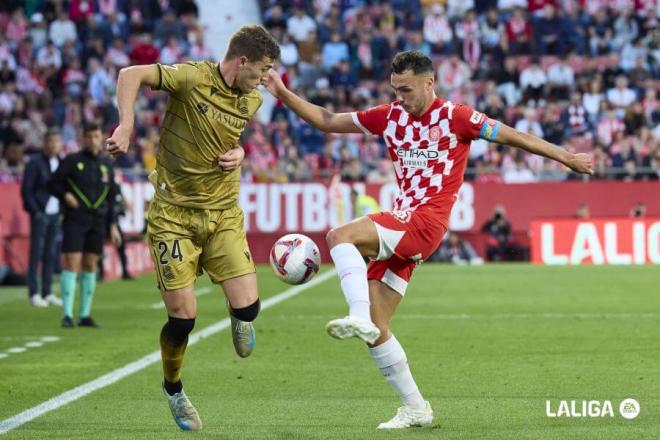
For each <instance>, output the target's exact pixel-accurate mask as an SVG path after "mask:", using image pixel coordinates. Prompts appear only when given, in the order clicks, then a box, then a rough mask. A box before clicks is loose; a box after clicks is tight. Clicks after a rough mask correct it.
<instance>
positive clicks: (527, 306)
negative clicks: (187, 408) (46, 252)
mask: <svg viewBox="0 0 660 440" xmlns="http://www.w3.org/2000/svg"><path fill="white" fill-rule="evenodd" d="M326 269H327V268H326ZM259 282H260V292H261V296H262V298H266V297H269V296H272V295H275V294H277V293H279V292H281V291H284V290H286V289H287V288H288V286H286V285H284V284H282V283H281V282H279V281H278V280H277V279H276V278H275V276H274V275H273V274H272V273H271V272H270V269H269V268H268V267H260V268H259ZM205 286H210V282H209V281H208V279H207V278H206V277H205V278H204V279H202V280H200V282H199V284H198V287H205ZM659 294H660V272H659V270H658V268H657V267H651V266H648V267H563V268H558V267H537V266H529V265H490V266H489V265H486V266H481V267H456V266H440V265H433V264H425V265H423V266H421V267H420V268H419V269H418V270H417V271H416V273H415V276H414V278H413V280H412V283H411V285H410V287H409V290H408V293H407V295H406V297H405V299H404V301H403V302H402V305H401V306H400V308H399V310H398V312H397V314H396V315H395V317H394V320H393V322H392V329H393V331H394V333H395V334H396V335H397V338H398V339H399V340H400V341H401V343H402V344H403V346H404V348H405V349H406V352H407V355H408V359H409V363H410V366H411V369H412V371H413V374H414V376H415V378H416V380H417V383H418V385H419V387H420V389H421V391H422V393H423V394H424V396H425V397H426V398H427V399H428V400H430V401H431V403H432V405H433V408H434V410H435V414H436V420H435V422H434V425H433V426H431V427H427V428H417V429H411V430H407V431H405V432H379V431H377V430H376V429H375V427H376V426H377V425H378V423H380V422H383V421H385V420H388V419H389V418H390V417H392V416H393V415H394V413H395V411H396V408H397V407H398V406H399V401H398V399H397V398H396V397H395V395H394V393H393V391H392V390H391V389H390V388H389V386H388V385H387V384H386V382H385V381H384V380H383V378H382V377H381V375H380V373H379V372H378V371H377V369H376V368H375V366H374V365H373V363H372V361H371V358H370V357H369V355H368V352H367V350H366V348H365V347H364V346H363V345H361V344H360V343H359V342H358V341H356V340H354V341H336V340H334V339H331V338H330V337H328V336H327V335H326V334H325V332H324V326H325V323H326V321H328V320H329V319H332V318H335V317H340V316H343V315H344V314H345V312H346V306H345V303H344V299H343V295H342V294H341V291H340V289H339V283H338V281H337V279H336V278H335V277H332V278H330V279H329V280H328V281H325V282H324V283H322V284H319V285H318V286H315V287H313V288H311V289H309V290H306V291H305V292H303V293H301V294H300V295H298V296H295V297H293V298H291V299H288V300H286V301H284V302H282V303H280V304H277V305H275V306H273V307H272V308H269V309H267V310H264V311H262V314H261V316H260V317H259V319H258V320H257V323H256V328H257V346H256V349H255V352H254V353H253V355H252V356H251V357H249V358H247V359H240V358H238V357H237V356H236V355H235V354H234V350H233V346H232V343H231V336H230V333H229V331H228V330H223V331H221V332H219V333H217V334H215V335H213V336H212V337H209V338H207V339H204V340H202V341H200V342H199V343H198V344H196V345H194V346H192V347H189V349H188V352H187V355H186V363H185V365H184V383H185V388H186V391H187V393H188V395H189V396H190V398H191V400H192V401H193V403H194V404H195V405H196V406H197V409H198V410H199V412H200V415H201V417H202V421H203V423H204V429H203V431H202V432H200V433H195V434H192V435H194V436H195V438H213V439H262V438H263V439H283V440H284V439H323V440H326V439H404V438H405V439H482V438H483V439H516V440H517V439H644V438H648V439H651V438H656V439H657V438H658V437H659V436H660V342H659V341H660V301H659V300H658V299H659V297H658V295H659ZM159 300H160V297H159V294H158V293H157V291H156V289H155V288H154V280H153V279H152V277H151V276H145V277H142V278H140V279H139V280H137V281H134V282H122V283H119V282H109V283H105V284H101V285H99V289H98V292H97V296H96V299H95V307H94V313H93V316H94V317H95V318H96V319H97V320H98V321H99V323H100V324H101V325H102V328H101V329H86V328H82V329H78V328H76V329H72V330H64V329H61V328H60V327H59V319H60V311H59V310H57V309H55V308H48V309H35V308H31V307H29V306H28V303H27V299H26V298H25V293H24V291H23V289H16V288H12V289H5V290H0V309H1V311H2V312H1V313H2V318H1V319H0V353H6V351H7V350H8V349H10V348H12V347H21V346H25V344H26V343H28V342H30V341H34V340H36V339H37V338H40V337H43V336H57V337H59V338H60V339H59V340H58V341H54V342H47V343H45V344H44V345H43V346H41V347H34V348H29V349H28V350H27V351H25V352H22V353H10V354H9V355H8V356H7V357H4V358H1V359H0V384H1V386H0V421H2V420H5V419H7V418H9V417H11V416H13V415H16V414H18V413H20V412H22V411H24V410H26V409H28V408H31V407H33V406H35V405H38V404H39V403H41V402H43V401H45V400H47V399H49V398H51V397H53V396H56V395H58V394H60V393H62V392H64V391H67V390H70V389H71V388H74V387H76V386H78V385H81V384H83V383H85V382H88V381H90V380H93V379H95V378H97V377H99V376H101V375H103V374H105V373H107V372H110V371H112V370H114V369H116V368H119V367H121V366H123V365H125V364H127V363H129V362H132V361H135V360H137V359H139V358H141V357H142V356H144V355H146V354H148V353H151V352H153V351H154V350H156V349H157V348H158V334H159V331H160V328H161V326H162V324H163V323H164V321H165V311H164V310H163V309H153V308H151V307H150V306H151V305H152V304H154V303H158V302H159ZM77 302H78V298H77V299H76V307H77ZM226 316H227V312H226V310H225V306H224V301H223V299H222V297H221V294H220V292H219V290H217V289H215V290H214V291H213V292H212V293H209V294H206V295H204V296H200V297H199V298H198V319H197V326H196V329H201V328H203V327H206V326H208V325H210V324H212V323H214V322H217V321H218V320H220V319H223V318H225V317H226ZM160 378H161V370H160V365H159V364H158V363H157V364H153V365H151V366H149V367H147V368H146V369H144V370H141V371H139V372H137V373H136V374H134V375H131V376H128V377H126V378H124V379H122V380H121V381H119V382H117V383H115V384H113V385H110V386H108V387H106V388H103V389H101V390H98V391H96V392H94V393H92V394H90V395H88V396H86V397H83V398H82V399H80V400H77V401H75V402H72V403H70V404H69V405H66V406H64V407H62V408H59V409H57V410H55V411H52V412H50V413H48V414H45V415H43V416H41V417H39V418H37V419H35V420H33V421H31V422H29V423H27V424H25V425H23V426H20V427H18V428H17V429H15V430H13V431H11V432H9V433H8V434H6V435H5V436H4V437H5V438H7V439H16V438H25V439H46V438H48V439H53V438H66V439H97V438H98V439H170V438H172V439H174V438H181V436H182V435H191V434H189V433H185V434H184V433H182V432H180V431H179V429H178V428H177V427H176V425H175V424H174V422H173V420H172V419H171V416H170V414H169V409H168V407H167V403H166V401H165V398H164V396H163V395H162V391H161V388H160V380H161V379H160ZM626 397H633V398H635V399H637V400H638V401H639V402H640V406H641V413H640V415H639V417H637V418H636V419H633V420H626V419H624V418H623V417H621V416H620V415H619V413H618V402H620V401H621V400H622V399H624V398H626ZM546 400H551V401H552V402H553V405H554V408H555V410H556V408H557V405H558V403H559V401H560V400H578V401H582V400H599V401H601V402H602V401H605V400H611V401H612V404H613V405H614V414H615V416H614V417H605V418H587V417H581V418H566V417H563V418H548V417H547V416H546V410H545V405H546Z"/></svg>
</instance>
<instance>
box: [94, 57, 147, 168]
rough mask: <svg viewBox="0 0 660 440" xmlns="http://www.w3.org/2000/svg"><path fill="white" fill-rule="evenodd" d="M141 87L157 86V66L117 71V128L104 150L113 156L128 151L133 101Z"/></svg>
mask: <svg viewBox="0 0 660 440" xmlns="http://www.w3.org/2000/svg"><path fill="white" fill-rule="evenodd" d="M141 86H151V87H156V86H158V66H156V65H155V64H150V65H147V66H131V67H124V68H123V69H121V70H120V71H119V77H118V79H117V107H118V109H119V126H118V127H117V128H116V129H115V131H114V132H113V133H112V136H111V137H110V138H108V139H107V140H106V141H105V143H106V148H107V149H108V152H109V153H110V154H112V155H113V156H117V155H119V154H124V153H126V152H127V151H128V144H129V141H130V138H131V134H132V133H133V124H134V122H135V101H136V100H137V96H138V91H139V90H140V87H141Z"/></svg>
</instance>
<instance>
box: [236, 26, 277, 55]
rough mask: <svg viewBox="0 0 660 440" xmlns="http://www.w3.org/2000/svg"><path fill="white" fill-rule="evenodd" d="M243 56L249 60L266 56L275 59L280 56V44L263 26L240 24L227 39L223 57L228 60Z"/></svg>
mask: <svg viewBox="0 0 660 440" xmlns="http://www.w3.org/2000/svg"><path fill="white" fill-rule="evenodd" d="M241 56H245V57H247V59H248V60H249V61H251V62H254V61H260V60H261V59H263V57H268V58H270V59H271V60H273V61H275V60H278V59H279V58H280V46H278V44H277V41H275V38H273V36H272V35H271V34H270V33H269V32H268V31H267V30H266V28H264V27H263V26H259V25H255V24H251V25H245V26H241V27H240V28H239V29H238V30H237V31H236V32H234V34H233V35H232V36H231V39H230V40H229V48H228V49H227V55H225V58H226V59H228V60H231V59H234V58H236V57H241Z"/></svg>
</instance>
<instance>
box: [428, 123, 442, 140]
mask: <svg viewBox="0 0 660 440" xmlns="http://www.w3.org/2000/svg"><path fill="white" fill-rule="evenodd" d="M429 139H431V140H432V141H433V142H437V141H438V139H440V127H438V126H437V125H436V126H434V127H431V130H429Z"/></svg>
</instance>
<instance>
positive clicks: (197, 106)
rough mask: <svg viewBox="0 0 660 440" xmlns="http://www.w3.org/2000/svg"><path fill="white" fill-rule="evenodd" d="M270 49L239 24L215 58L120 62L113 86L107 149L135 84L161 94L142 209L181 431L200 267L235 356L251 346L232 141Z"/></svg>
mask: <svg viewBox="0 0 660 440" xmlns="http://www.w3.org/2000/svg"><path fill="white" fill-rule="evenodd" d="M279 55H280V50H279V47H278V45H277V43H276V41H275V40H274V39H273V37H272V36H271V35H270V34H269V33H268V32H267V31H266V30H265V29H264V28H263V27H261V26H243V27H241V28H240V29H239V30H238V31H236V32H235V33H234V34H233V35H232V37H231V39H230V41H229V47H228V49H227V53H226V54H225V57H224V59H223V60H222V61H221V62H219V63H213V62H210V61H201V62H188V63H184V64H175V65H172V66H166V65H161V64H154V65H148V66H133V67H128V68H124V69H122V70H121V71H120V73H119V79H118V82H117V101H118V105H119V115H120V125H119V126H118V127H117V129H116V130H115V131H114V133H113V134H112V137H110V138H109V139H108V140H107V141H106V144H107V149H108V151H109V152H110V153H111V154H113V155H117V154H123V153H125V152H126V151H127V150H128V145H129V140H130V137H131V134H132V132H133V121H134V119H135V114H134V106H135V101H136V99H137V95H138V91H139V89H140V86H143V85H147V86H149V87H151V88H152V89H155V90H163V91H166V92H167V93H168V94H169V99H168V102H167V110H166V113H165V118H164V119H163V124H162V127H161V130H160V144H159V148H158V154H157V163H156V170H155V171H154V172H153V173H152V175H150V176H149V179H150V180H151V182H152V183H153V184H154V185H155V187H156V193H155V197H154V201H153V202H152V203H151V205H150V206H149V213H148V215H149V224H148V229H147V236H148V242H149V245H150V246H151V254H152V258H153V260H154V266H155V267H156V272H157V275H158V286H159V288H160V291H161V295H162V298H163V302H164V303H165V306H166V308H167V313H168V321H167V323H166V324H165V326H164V327H163V329H162V331H161V335H160V346H161V356H162V362H163V371H164V379H163V388H164V391H165V394H166V395H167V398H168V401H169V404H170V409H171V411H172V415H173V416H174V420H175V421H176V423H177V424H178V425H179V427H180V428H181V429H183V430H199V429H201V427H202V422H201V420H200V418H199V415H198V414H197V411H196V410H195V408H194V407H193V405H192V404H191V403H190V400H189V399H188V398H187V396H186V394H185V393H184V391H183V385H182V383H181V366H182V364H183V356H184V352H185V349H186V344H187V341H188V334H189V333H190V332H191V331H192V329H193V326H194V324H195V316H196V315H197V306H196V301H195V290H194V283H195V280H196V278H197V276H198V275H199V274H200V273H201V270H202V269H204V270H205V271H206V273H208V274H209V276H210V278H211V280H212V281H213V282H214V283H216V284H220V285H221V286H222V289H223V291H224V293H225V296H226V298H227V302H228V308H229V313H230V317H231V320H232V325H231V327H232V336H233V341H234V347H235V349H236V352H237V353H238V355H239V356H241V357H246V356H249V355H250V353H251V352H252V350H253V348H254V342H255V338H254V328H253V326H252V321H254V319H255V318H256V317H257V314H258V313H259V308H260V305H259V296H258V293H257V277H256V274H255V267H254V263H253V261H252V257H251V254H250V250H249V248H248V244H247V240H246V237H245V231H244V229H243V211H242V210H241V209H240V207H239V206H238V204H237V200H238V192H239V181H240V175H241V171H240V164H241V162H242V160H243V157H244V155H245V152H244V151H243V149H242V148H241V147H240V146H239V145H238V140H239V137H240V136H241V133H243V130H245V127H247V125H248V122H249V121H250V119H251V118H252V116H254V114H255V113H256V112H257V110H258V109H259V106H260V105H261V103H262V100H263V98H262V96H261V94H260V93H259V91H258V90H257V86H258V85H259V84H260V83H262V82H263V81H264V80H265V78H266V75H267V73H268V71H269V70H270V69H271V67H272V66H273V63H274V62H275V61H276V60H277V59H278V58H279Z"/></svg>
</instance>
